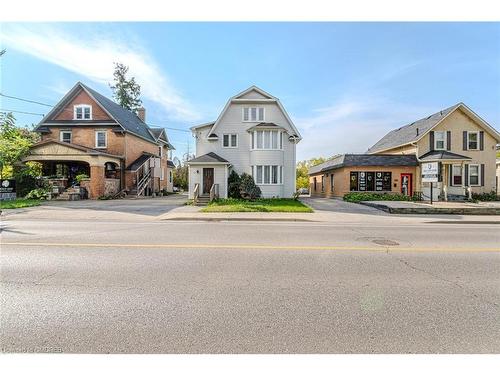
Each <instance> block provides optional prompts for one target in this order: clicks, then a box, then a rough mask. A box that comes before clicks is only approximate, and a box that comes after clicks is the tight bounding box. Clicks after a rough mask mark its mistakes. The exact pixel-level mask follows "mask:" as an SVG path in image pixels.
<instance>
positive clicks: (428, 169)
mask: <svg viewBox="0 0 500 375" xmlns="http://www.w3.org/2000/svg"><path fill="white" fill-rule="evenodd" d="M438 175H439V166H438V162H437V161H435V162H432V163H423V164H422V182H438Z"/></svg>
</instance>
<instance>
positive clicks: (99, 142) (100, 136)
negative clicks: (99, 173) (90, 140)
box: [95, 130, 108, 148]
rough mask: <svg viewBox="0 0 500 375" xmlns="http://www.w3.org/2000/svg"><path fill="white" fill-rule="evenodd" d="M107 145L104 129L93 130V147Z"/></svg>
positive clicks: (104, 146)
mask: <svg viewBox="0 0 500 375" xmlns="http://www.w3.org/2000/svg"><path fill="white" fill-rule="evenodd" d="M107 146H108V140H107V136H106V130H98V131H96V132H95V147H96V148H106V147H107Z"/></svg>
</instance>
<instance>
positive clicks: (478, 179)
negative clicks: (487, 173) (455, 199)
mask: <svg viewBox="0 0 500 375" xmlns="http://www.w3.org/2000/svg"><path fill="white" fill-rule="evenodd" d="M471 167H477V184H473V183H471V182H470V178H471V177H472V173H471ZM467 177H468V179H469V181H468V182H469V186H481V165H479V164H469V173H468V176H467Z"/></svg>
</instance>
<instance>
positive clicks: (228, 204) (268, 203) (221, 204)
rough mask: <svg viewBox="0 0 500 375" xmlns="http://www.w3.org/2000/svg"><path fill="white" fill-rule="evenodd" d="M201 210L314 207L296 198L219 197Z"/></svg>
mask: <svg viewBox="0 0 500 375" xmlns="http://www.w3.org/2000/svg"><path fill="white" fill-rule="evenodd" d="M201 212H313V210H312V208H310V207H307V206H305V205H304V204H302V202H299V201H297V200H294V199H284V198H283V199H278V198H272V199H257V200H255V201H246V200H243V199H219V200H217V201H214V202H211V203H209V204H208V206H207V207H205V208H203V209H202V210H201Z"/></svg>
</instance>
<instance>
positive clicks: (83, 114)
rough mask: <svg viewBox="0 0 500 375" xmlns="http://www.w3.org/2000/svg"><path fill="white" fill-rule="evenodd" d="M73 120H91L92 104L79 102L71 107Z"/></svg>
mask: <svg viewBox="0 0 500 375" xmlns="http://www.w3.org/2000/svg"><path fill="white" fill-rule="evenodd" d="M73 119H74V120H92V106H90V105H88V104H79V105H75V106H74V107H73Z"/></svg>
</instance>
